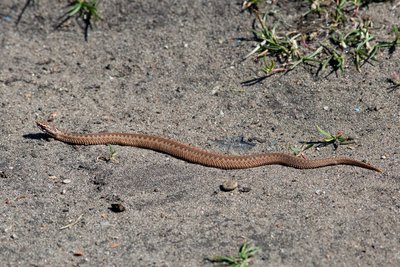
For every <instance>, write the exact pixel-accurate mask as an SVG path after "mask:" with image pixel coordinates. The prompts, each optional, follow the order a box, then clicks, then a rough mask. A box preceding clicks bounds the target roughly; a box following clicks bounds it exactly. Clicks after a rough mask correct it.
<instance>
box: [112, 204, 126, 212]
mask: <svg viewBox="0 0 400 267" xmlns="http://www.w3.org/2000/svg"><path fill="white" fill-rule="evenodd" d="M110 209H111V211H113V212H123V211H125V207H124V206H123V205H122V204H121V203H114V204H111V208H110Z"/></svg>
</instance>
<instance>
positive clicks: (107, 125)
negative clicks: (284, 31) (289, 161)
mask: <svg viewBox="0 0 400 267" xmlns="http://www.w3.org/2000/svg"><path fill="white" fill-rule="evenodd" d="M24 2H25V1H15V0H3V1H1V3H0V15H1V18H0V41H1V48H0V66H1V72H0V94H1V105H0V110H1V118H0V122H1V139H0V150H1V155H2V156H1V159H0V187H1V191H0V192H1V193H0V196H1V202H2V205H1V206H0V214H1V215H0V261H1V262H2V264H3V265H8V266H78V265H79V266H213V264H212V263H210V262H208V261H206V260H205V258H207V257H210V256H214V255H233V254H235V253H236V252H237V250H238V248H239V246H240V245H241V244H242V243H243V242H245V241H249V242H251V243H254V244H255V245H257V246H259V247H260V248H261V252H260V253H258V254H257V255H256V256H255V257H254V261H253V265H252V266H368V265H369V266H400V245H399V244H400V234H399V233H400V180H399V179H400V167H399V160H400V155H399V151H400V146H399V144H400V130H399V127H400V120H399V116H400V111H399V106H400V90H399V89H397V90H396V89H395V90H388V88H389V87H390V86H391V84H390V83H388V80H387V79H388V78H389V77H390V74H391V73H392V72H399V71H400V66H399V52H398V51H396V52H395V53H394V54H393V55H391V56H390V55H389V54H388V53H387V52H383V53H380V54H379V57H378V58H379V61H378V62H375V63H374V64H373V65H370V64H367V65H365V66H364V67H363V69H362V72H361V73H358V72H357V71H355V70H354V67H352V66H351V65H352V64H351V62H348V66H349V67H348V69H347V71H346V73H344V74H340V75H338V76H336V75H334V74H332V75H320V76H317V77H316V76H314V75H312V74H311V73H310V72H309V70H306V69H303V68H298V69H297V70H295V71H292V72H290V73H288V74H287V75H275V76H272V77H269V78H267V79H265V80H263V81H261V82H260V83H256V84H254V85H252V86H243V85H242V82H245V81H248V80H251V79H253V78H255V77H259V76H260V75H261V73H260V71H259V65H257V64H255V63H254V62H253V61H252V60H246V61H241V58H242V57H243V56H244V55H246V54H247V53H248V52H249V51H250V50H251V49H252V48H253V47H254V43H253V42H246V41H239V40H240V39H238V38H250V37H251V36H252V35H251V32H250V31H251V23H252V20H253V16H252V15H251V14H249V13H247V12H244V13H240V12H239V11H240V1H231V0H221V1H190V0H182V1H128V0H123V1H117V0H113V1H102V4H101V6H100V10H101V16H102V17H103V18H104V20H102V21H98V22H97V23H96V27H94V29H93V31H90V34H89V41H88V42H85V41H84V39H83V33H82V30H81V28H80V27H79V24H78V22H77V21H75V20H71V21H70V22H68V23H67V24H66V25H64V26H63V27H62V28H60V29H58V30H55V29H54V25H55V24H56V23H57V19H58V18H59V17H60V15H62V13H63V11H64V10H65V9H63V8H61V7H63V6H64V5H65V2H66V1H50V0H41V1H34V2H35V6H30V7H28V8H27V9H26V11H25V14H24V15H23V17H22V20H21V22H20V24H19V27H18V29H17V28H16V27H15V20H16V18H17V16H18V14H19V12H20V11H21V9H22V7H23V5H24ZM288 5H290V2H288ZM393 5H394V3H390V2H385V3H372V4H371V5H370V9H369V11H368V12H370V14H372V15H375V16H376V17H377V18H378V19H379V21H378V22H377V25H378V26H377V27H380V26H382V25H383V28H382V31H386V30H387V29H388V27H389V26H390V25H392V24H395V23H398V18H399V14H400V13H399V12H400V8H399V7H397V8H394V9H392V6H393ZM288 19H290V18H289V17H288ZM385 25H386V27H385ZM50 114H53V115H54V114H55V115H56V116H55V120H54V123H55V124H56V125H58V126H60V127H61V128H63V129H67V130H69V131H74V132H100V131H122V132H140V133H151V134H157V135H162V136H167V137H170V138H175V139H178V140H180V141H182V142H185V143H190V144H193V145H196V146H200V147H203V148H206V149H211V150H219V151H223V152H229V153H255V152H268V151H286V152H287V151H288V145H289V144H292V145H295V144H296V145H299V143H298V142H299V141H304V140H305V141H308V140H317V139H320V138H321V136H320V135H319V134H318V132H317V131H316V130H315V125H316V124H317V125H319V126H321V127H322V128H323V129H325V130H328V131H331V132H333V133H335V132H336V131H339V130H343V131H345V133H348V134H349V135H351V136H353V137H355V138H356V140H357V144H356V145H353V149H349V148H346V147H343V146H341V147H339V149H338V150H336V151H335V150H333V148H332V147H331V146H328V147H324V148H322V149H320V150H319V151H317V150H309V151H307V157H309V158H314V157H315V158H322V157H329V156H336V155H347V156H350V157H354V158H356V159H359V160H366V161H368V162H370V163H372V164H373V165H376V166H379V167H381V168H383V169H384V173H383V174H380V173H376V172H373V171H369V170H365V169H361V168H357V167H351V166H335V167H326V168H320V169H313V170H297V169H292V168H288V167H283V166H264V167H259V168H254V169H248V170H236V171H225V170H219V169H213V168H206V167H203V166H199V165H195V164H191V163H187V162H184V161H181V160H179V159H176V158H173V157H170V156H168V155H164V154H160V153H156V152H154V151H150V150H144V149H139V148H132V147H120V146H114V147H113V148H114V149H115V150H116V151H117V153H118V154H117V156H116V160H117V162H115V161H114V162H106V161H104V160H101V157H107V156H108V155H109V151H108V147H107V146H82V147H78V148H76V147H73V146H71V145H67V144H64V143H61V142H58V141H55V140H51V139H49V138H47V137H46V135H45V134H42V133H40V131H39V129H37V128H36V127H35V123H34V122H35V120H36V119H47V118H48V116H49V115H50ZM242 137H243V140H250V141H251V143H252V144H255V145H254V146H253V145H250V144H248V142H245V141H242V140H241V138H242ZM226 179H235V180H237V181H238V182H239V184H240V186H241V188H242V189H243V188H247V189H250V191H249V190H241V191H240V190H236V191H233V192H222V191H221V190H220V188H219V186H220V185H221V184H222V183H223V182H224V181H225V180H226ZM113 203H121V204H122V205H123V206H124V207H125V208H126V210H125V211H124V212H114V211H112V210H111V209H110V207H111V204H113ZM75 222H76V223H75ZM74 223H75V224H74ZM68 224H72V225H71V226H70V227H67V228H65V229H62V228H63V226H66V225H68Z"/></svg>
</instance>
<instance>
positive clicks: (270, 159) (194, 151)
mask: <svg viewBox="0 0 400 267" xmlns="http://www.w3.org/2000/svg"><path fill="white" fill-rule="evenodd" d="M36 125H37V126H38V127H39V129H41V130H42V131H43V132H44V133H46V134H48V135H49V136H51V137H52V138H54V139H56V140H59V141H62V142H65V143H69V144H75V145H103V144H111V145H122V146H134V147H140V148H146V149H151V150H155V151H158V152H162V153H165V154H169V155H171V156H174V157H176V158H180V159H183V160H186V161H188V162H192V163H196V164H201V165H204V166H208V167H214V168H219V169H247V168H254V167H258V166H263V165H272V164H279V165H284V166H289V167H293V168H298V169H313V168H320V167H325V166H331V165H353V166H357V167H361V168H365V169H369V170H373V171H377V172H382V171H381V170H380V169H378V168H376V167H374V166H372V165H369V164H367V163H364V162H362V161H358V160H354V159H351V158H347V157H336V158H326V159H313V160H311V159H304V158H300V157H296V156H293V155H290V154H285V153H264V154H251V155H225V154H220V153H215V152H210V151H206V150H203V149H200V148H197V147H194V146H191V145H187V144H183V143H180V142H178V141H175V140H172V139H168V138H164V137H160V136H153V135H147V134H137V133H107V132H101V133H89V134H78V133H68V132H65V131H63V130H60V129H58V128H57V127H55V126H54V125H52V124H50V123H48V122H47V121H36Z"/></svg>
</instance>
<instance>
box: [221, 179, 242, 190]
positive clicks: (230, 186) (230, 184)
mask: <svg viewBox="0 0 400 267" xmlns="http://www.w3.org/2000/svg"><path fill="white" fill-rule="evenodd" d="M238 185H239V184H238V182H236V181H234V180H226V181H225V182H224V183H223V184H222V185H221V186H220V188H221V190H222V191H225V192H229V191H233V190H235V189H236V188H237V187H238Z"/></svg>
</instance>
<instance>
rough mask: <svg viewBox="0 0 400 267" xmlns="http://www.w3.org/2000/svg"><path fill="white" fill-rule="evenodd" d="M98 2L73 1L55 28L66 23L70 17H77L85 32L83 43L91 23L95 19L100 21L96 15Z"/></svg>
mask: <svg viewBox="0 0 400 267" xmlns="http://www.w3.org/2000/svg"><path fill="white" fill-rule="evenodd" d="M98 4H99V1H97V0H91V1H86V0H75V1H73V2H72V3H71V4H70V5H69V7H68V9H67V12H66V13H65V14H64V15H63V17H62V20H61V22H60V23H59V24H58V25H57V26H56V28H59V27H61V25H63V24H64V23H65V22H66V21H68V20H70V19H71V18H72V17H75V16H77V17H78V18H80V19H82V21H83V22H84V31H85V41H87V40H88V35H89V28H92V21H94V20H96V19H101V17H100V16H99V14H98V10H97V7H98Z"/></svg>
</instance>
